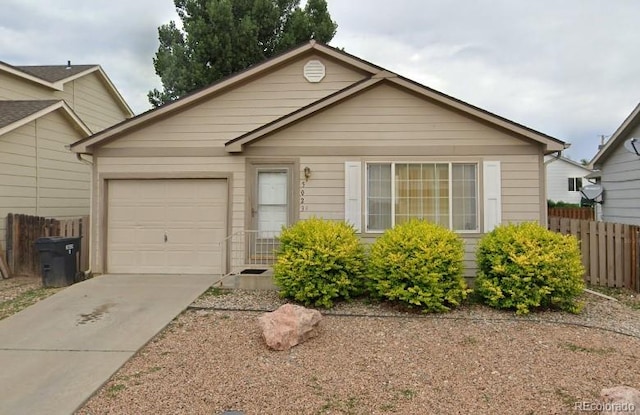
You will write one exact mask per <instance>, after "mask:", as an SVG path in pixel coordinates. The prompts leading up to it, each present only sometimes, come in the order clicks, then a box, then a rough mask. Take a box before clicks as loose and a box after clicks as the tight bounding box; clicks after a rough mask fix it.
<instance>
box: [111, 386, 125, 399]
mask: <svg viewBox="0 0 640 415" xmlns="http://www.w3.org/2000/svg"><path fill="white" fill-rule="evenodd" d="M126 388H127V387H126V386H125V385H124V384H122V383H116V384H115V385H111V386H109V387H108V388H107V396H109V397H110V398H115V397H116V396H118V393H119V392H120V391H122V390H125V389H126Z"/></svg>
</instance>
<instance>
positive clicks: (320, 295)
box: [274, 218, 365, 308]
mask: <svg viewBox="0 0 640 415" xmlns="http://www.w3.org/2000/svg"><path fill="white" fill-rule="evenodd" d="M364 270H365V263H364V248H363V247H362V244H361V243H360V239H359V238H358V237H357V236H356V233H355V230H354V229H353V228H352V227H351V226H349V225H347V224H346V223H344V222H334V221H326V220H323V219H318V218H312V219H308V220H304V221H300V222H298V223H296V224H295V225H293V226H291V227H289V228H287V229H283V231H282V233H281V234H280V247H279V249H278V253H277V260H276V264H275V266H274V280H275V283H276V285H277V286H278V287H279V288H280V295H281V296H283V297H287V298H292V299H294V300H296V301H299V302H301V303H303V304H306V305H310V304H313V305H316V306H322V307H327V308H329V307H332V306H333V301H334V300H336V299H349V298H352V297H353V296H356V295H359V294H361V293H362V291H363V274H364Z"/></svg>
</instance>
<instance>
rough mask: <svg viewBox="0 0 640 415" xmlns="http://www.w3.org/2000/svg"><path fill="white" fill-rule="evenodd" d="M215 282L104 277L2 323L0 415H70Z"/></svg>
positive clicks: (183, 277) (175, 277) (176, 277)
mask: <svg viewBox="0 0 640 415" xmlns="http://www.w3.org/2000/svg"><path fill="white" fill-rule="evenodd" d="M219 279H220V277H219V276H204V275H103V276H99V277H96V278H92V279H90V280H87V281H84V282H81V283H79V284H75V285H72V286H70V287H68V288H66V289H64V290H62V291H60V292H58V293H56V294H55V295H53V296H51V297H48V298H46V299H44V300H42V301H40V302H38V303H36V304H34V305H33V306H31V307H29V308H27V309H25V310H23V311H21V312H20V313H18V314H15V315H13V316H11V317H9V318H7V319H4V320H2V321H0V414H71V413H73V412H74V411H75V410H77V409H78V408H79V407H80V406H81V405H82V404H83V403H84V402H85V401H86V400H87V399H88V398H89V397H90V396H91V395H92V394H93V393H94V392H95V391H96V390H97V389H98V388H100V386H101V385H102V384H103V383H104V382H106V381H107V380H108V379H109V377H110V376H111V375H112V374H113V373H115V372H116V371H117V370H118V369H119V368H120V367H121V366H122V365H123V364H124V363H125V362H126V361H127V360H128V359H129V358H131V356H133V354H134V353H136V352H137V351H138V350H139V349H140V348H142V347H143V346H144V345H145V344H146V343H147V342H148V341H149V340H151V339H152V338H153V337H154V336H155V335H156V334H157V333H158V332H160V331H161V330H162V329H163V328H164V327H165V326H166V325H167V324H168V323H169V322H171V320H173V319H174V318H175V317H176V316H177V315H178V314H180V313H181V312H182V311H183V310H184V309H185V308H186V307H187V306H188V305H189V304H190V303H191V302H192V301H193V300H195V299H196V298H197V297H198V296H200V295H201V294H202V293H203V292H204V291H206V290H207V288H209V287H210V286H211V285H212V284H213V283H214V282H216V281H217V280H219Z"/></svg>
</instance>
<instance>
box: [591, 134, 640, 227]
mask: <svg viewBox="0 0 640 415" xmlns="http://www.w3.org/2000/svg"><path fill="white" fill-rule="evenodd" d="M639 135H640V125H639V126H637V127H636V128H635V129H634V130H633V131H632V132H631V134H629V135H628V137H638V136H639ZM628 137H627V138H626V139H628ZM626 139H625V140H620V142H619V143H618V144H617V147H616V148H615V149H613V151H612V153H611V155H610V156H609V157H607V159H606V160H605V162H604V163H603V164H602V165H601V166H600V167H601V170H602V187H603V188H604V191H605V194H604V203H603V205H602V220H603V221H605V222H616V223H626V224H629V225H640V157H638V156H636V155H635V154H632V153H630V152H628V151H627V150H626V149H625V148H624V146H623V143H624V141H626Z"/></svg>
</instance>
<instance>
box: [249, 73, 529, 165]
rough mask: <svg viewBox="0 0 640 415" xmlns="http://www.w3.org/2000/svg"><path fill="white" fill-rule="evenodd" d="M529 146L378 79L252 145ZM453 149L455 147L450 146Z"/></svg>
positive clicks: (522, 141)
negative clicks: (337, 102)
mask: <svg viewBox="0 0 640 415" xmlns="http://www.w3.org/2000/svg"><path fill="white" fill-rule="evenodd" d="M425 140H426V141H428V145H430V146H450V147H451V148H452V149H453V147H454V146H477V145H479V144H480V145H483V146H486V145H494V146H496V145H497V146H502V145H505V146H523V147H524V146H530V144H528V142H525V141H524V140H517V139H514V138H513V137H512V136H510V135H507V134H505V133H502V132H500V131H497V130H496V129H492V128H490V127H488V126H487V125H485V124H481V123H480V122H477V121H474V120H472V119H470V118H468V117H465V116H463V115H459V114H457V113H454V112H452V111H450V110H447V109H445V108H443V107H441V106H438V105H436V104H432V103H430V102H427V101H426V100H424V99H422V98H419V97H417V96H415V95H412V94H409V93H407V92H404V91H401V90H399V89H397V88H395V87H393V86H390V85H380V86H377V87H374V88H373V89H371V90H369V91H365V92H363V93H362V94H360V95H358V96H355V97H353V98H351V99H349V100H347V101H345V102H342V103H341V104H340V105H338V106H335V107H333V108H329V109H327V110H325V111H323V112H321V113H319V114H316V115H314V116H313V117H312V118H310V119H308V120H306V121H304V122H300V123H298V124H296V125H293V126H291V127H290V128H288V129H286V130H285V131H282V132H281V133H280V134H278V135H277V136H273V137H270V138H269V139H263V140H260V141H258V142H256V143H253V144H252V146H256V147H288V146H317V145H318V143H322V144H323V145H324V146H332V147H340V146H343V147H346V146H358V145H362V144H363V143H366V145H367V146H368V147H371V146H379V147H388V146H390V145H392V146H403V147H404V146H418V145H424V144H425ZM451 153H452V154H453V150H452V151H451Z"/></svg>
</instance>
